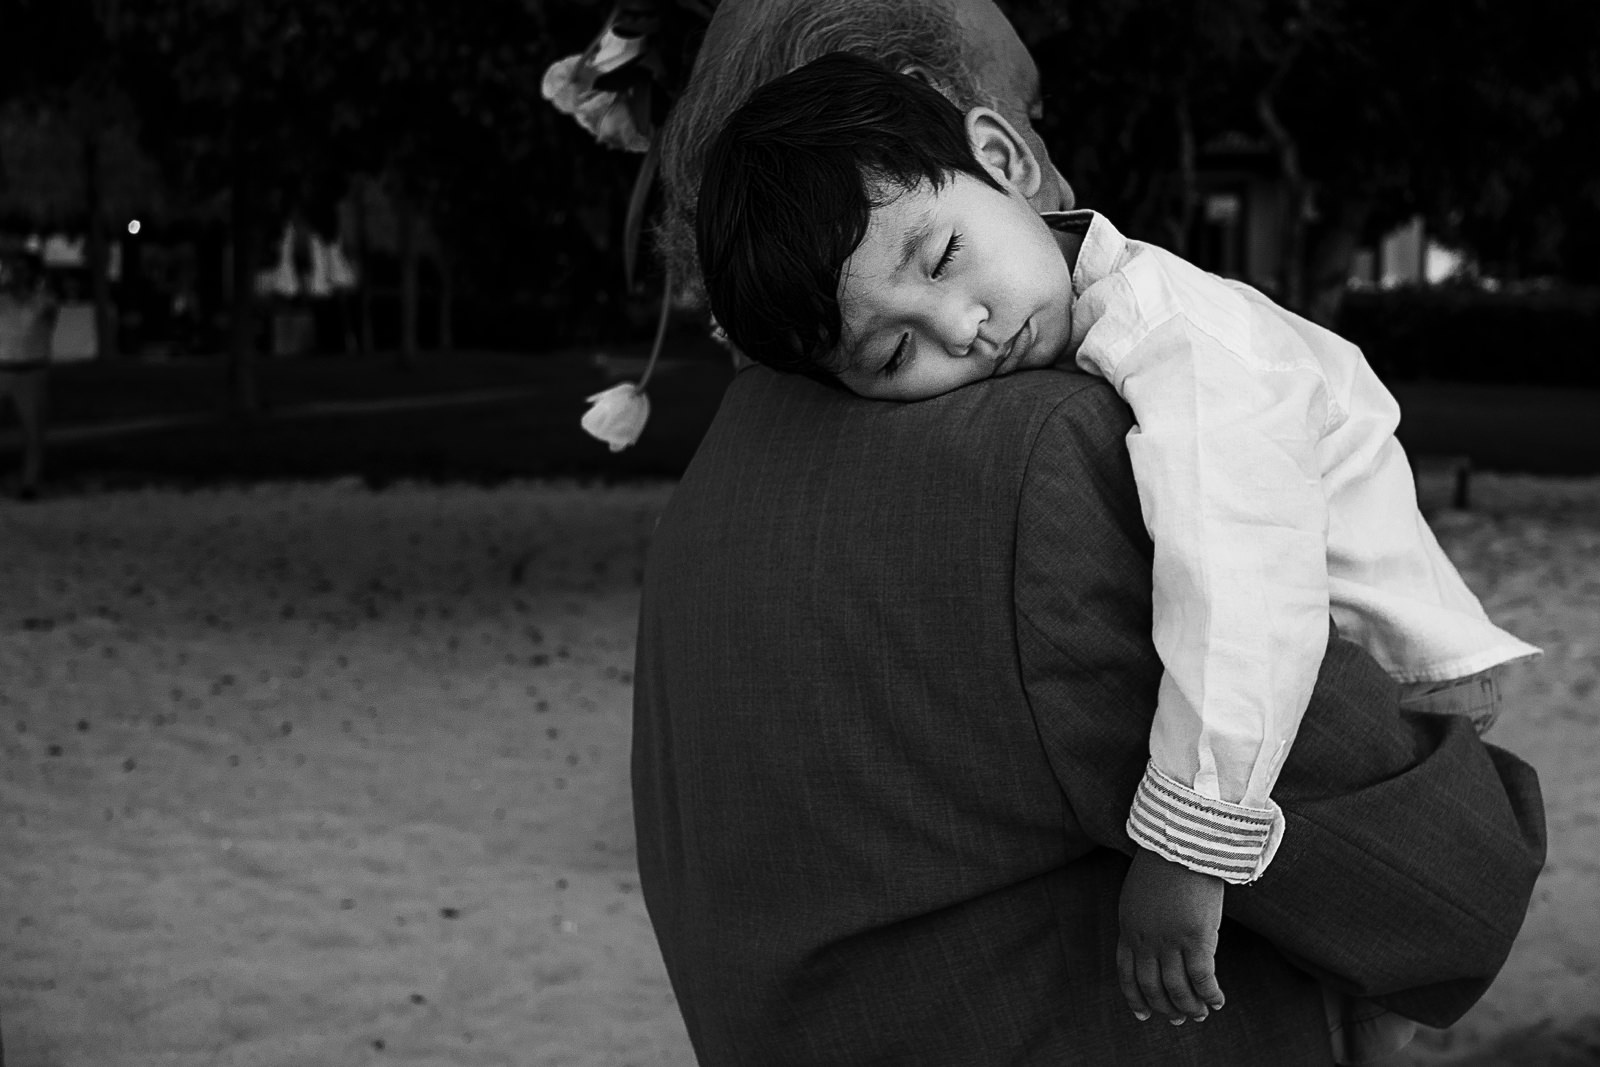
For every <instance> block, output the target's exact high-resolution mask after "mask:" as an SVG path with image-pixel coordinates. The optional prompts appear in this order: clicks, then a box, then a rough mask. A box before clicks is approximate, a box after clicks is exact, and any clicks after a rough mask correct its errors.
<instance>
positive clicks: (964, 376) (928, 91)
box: [697, 53, 1071, 400]
mask: <svg viewBox="0 0 1600 1067" xmlns="http://www.w3.org/2000/svg"><path fill="white" fill-rule="evenodd" d="M1044 180H1046V176H1045V173H1044V171H1043V170H1042V169H1041V168H1040V166H1039V165H1038V163H1037V161H1036V160H1035V158H1034V156H1033V153H1032V151H1031V150H1030V149H1029V147H1028V145H1027V142H1026V141H1025V140H1024V139H1023V138H1022V136H1021V135H1020V134H1019V133H1018V132H1017V131H1016V130H1015V129H1014V128H1013V127H1012V126H1011V125H1010V124H1009V123H1008V122H1006V120H1005V119H1004V118H1002V117H1001V116H1000V115H999V114H998V113H996V112H994V111H992V110H990V109H988V108H981V107H980V108H974V109H972V110H971V111H969V112H967V113H966V114H965V115H963V114H962V112H961V111H960V110H958V109H957V108H956V107H955V105H953V104H952V103H950V101H949V100H947V99H945V98H944V97H943V96H941V95H940V94H939V93H938V92H937V91H935V90H933V89H932V88H930V87H929V86H927V85H926V84H925V83H923V82H922V81H920V80H918V79H916V78H914V77H911V76H908V75H904V74H898V73H895V72H894V71H893V70H890V69H889V68H887V67H884V66H881V65H879V64H877V63H874V62H873V61H871V60H866V59H861V58H859V57H855V56H851V55H847V54H844V53H838V54H835V55H831V56H825V57H823V58H822V59H819V60H816V61H815V62H813V63H810V64H808V65H806V66H804V67H802V68H800V69H799V70H797V71H794V72H793V73H790V74H787V75H785V76H784V77H782V78H778V79H776V80H775V81H773V82H770V83H768V84H767V85H765V86H763V87H761V88H760V89H758V90H757V91H756V92H755V93H754V94H753V95H752V96H751V97H750V99H749V100H748V101H747V102H746V103H745V104H744V105H743V106H742V107H741V108H739V110H738V111H736V112H735V113H734V115H733V117H732V118H731V119H730V120H729V122H728V124H727V126H726V128H725V129H724V130H723V131H722V133H721V134H720V135H719V136H718V137H717V140H716V141H715V142H713V144H712V146H711V149H710V151H709V152H708V153H707V155H706V166H705V173H704V176H703V180H702V184H701V187H700V203H699V212H698V218H697V239H698V244H699V250H700V265H701V270H702V272H703V275H704V278H705V284H706V291H707V294H708V295H709V297H710V300H711V307H712V311H713V312H714V313H715V314H716V316H717V320H718V321H719V322H720V323H721V324H722V326H723V328H724V329H725V330H726V331H727V332H728V336H729V338H730V339H731V340H732V341H733V342H734V343H735V344H736V345H738V346H739V348H740V349H741V350H742V351H743V352H744V353H745V354H746V355H748V356H750V357H751V358H752V359H755V360H757V361H759V362H762V363H765V364H767V365H769V366H772V367H775V368H777V369H780V370H785V371H793V372H798V373H803V374H808V375H811V376H813V377H818V378H822V379H824V380H832V381H836V382H838V383H839V384H842V385H844V386H845V387H847V388H849V389H851V390H852V391H853V392H857V393H860V394H862V395H864V396H873V397H881V398H884V399H899V400H914V399H922V398H925V397H929V396H935V395H938V394H939V393H943V392H947V391H948V390H950V389H954V388H956V387H958V386H961V385H965V384H968V383H970V382H973V381H976V380H978V379H980V378H987V377H991V376H993V375H995V374H1007V373H1010V372H1011V371H1014V370H1021V369H1024V368H1027V367H1037V366H1046V365H1048V364H1049V363H1050V362H1051V361H1053V359H1054V357H1055V355H1056V353H1057V352H1059V351H1060V349H1061V347H1062V346H1063V345H1064V344H1065V343H1066V339H1067V332H1068V327H1069V324H1070V308H1071V276H1070V270H1069V268H1068V266H1067V263H1066V260H1065V258H1064V257H1063V255H1062V251H1061V249H1060V247H1059V246H1058V245H1057V243H1056V241H1055V238H1054V237H1053V235H1052V234H1051V231H1050V229H1049V227H1047V226H1046V225H1045V223H1044V221H1043V220H1042V219H1040V218H1039V216H1038V214H1037V212H1035V210H1034V209H1033V206H1032V204H1031V202H1030V198H1031V197H1033V196H1035V195H1037V192H1038V187H1039V185H1040V184H1041V183H1042V182H1043V181H1044Z"/></svg>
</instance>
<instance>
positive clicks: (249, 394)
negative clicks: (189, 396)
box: [225, 134, 261, 421]
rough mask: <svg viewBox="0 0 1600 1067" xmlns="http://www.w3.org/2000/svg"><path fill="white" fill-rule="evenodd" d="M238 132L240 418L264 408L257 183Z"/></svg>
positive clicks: (236, 401) (231, 385)
mask: <svg viewBox="0 0 1600 1067" xmlns="http://www.w3.org/2000/svg"><path fill="white" fill-rule="evenodd" d="M238 137H239V135H238V134H235V139H234V143H233V146H232V153H233V183H232V189H231V190H230V196H229V202H230V204H229V218H228V225H229V229H230V230H231V231H232V238H233V242H232V243H233V263H232V265H231V273H232V275H233V281H232V289H233V293H232V294H231V295H232V297H233V306H232V308H231V315H230V322H229V330H228V370H227V398H226V401H225V403H226V407H227V410H228V413H229V414H230V415H232V416H233V417H235V418H237V419H240V420H245V421H247V420H250V419H253V418H254V417H255V416H256V415H257V414H258V413H259V412H260V408H261V397H260V393H259V390H258V389H257V382H256V339H255V325H256V323H255V303H256V230H255V223H256V219H255V183H254V181H253V179H252V177H251V173H250V164H249V160H248V159H247V158H246V153H245V151H244V147H243V146H242V145H240V144H239V141H238Z"/></svg>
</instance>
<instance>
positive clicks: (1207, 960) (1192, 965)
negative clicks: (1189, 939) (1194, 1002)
mask: <svg viewBox="0 0 1600 1067" xmlns="http://www.w3.org/2000/svg"><path fill="white" fill-rule="evenodd" d="M1183 959H1184V963H1185V964H1186V965H1187V968H1188V972H1189V985H1190V986H1191V987H1192V988H1193V989H1194V993H1195V996H1197V997H1199V998H1200V999H1201V1000H1202V1001H1204V1002H1205V1005H1206V1007H1208V1008H1210V1009H1211V1010H1212V1011H1220V1010H1221V1009H1222V1006H1223V1005H1224V1004H1226V1003H1227V1002H1228V1001H1227V998H1226V997H1224V996H1223V995H1222V986H1221V985H1220V984H1219V983H1218V982H1217V956H1216V953H1215V952H1213V951H1212V950H1211V949H1210V948H1191V949H1188V950H1187V951H1185V952H1184V954H1183Z"/></svg>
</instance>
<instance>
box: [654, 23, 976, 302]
mask: <svg viewBox="0 0 1600 1067" xmlns="http://www.w3.org/2000/svg"><path fill="white" fill-rule="evenodd" d="M735 2H742V3H743V4H744V5H745V6H747V7H749V8H750V13H749V14H748V15H746V17H745V25H743V26H742V27H740V28H739V30H738V31H737V32H733V33H723V34H720V35H718V36H716V37H715V38H713V37H711V36H709V35H708V37H707V41H706V46H705V47H704V48H703V49H702V50H701V52H700V55H699V57H698V58H697V59H696V61H695V66H694V73H693V75H692V76H691V77H690V79H689V84H688V86H686V87H685V89H684V92H683V95H682V96H680V97H679V98H678V100H677V102H676V103H674V104H673V107H672V112H671V114H670V115H669V116H668V118H667V124H666V128H665V129H664V130H663V131H662V135H661V136H662V141H661V175H662V180H663V184H664V186H665V201H666V203H665V207H664V210H663V212H662V219H661V223H660V227H659V229H658V230H657V231H656V250H657V252H658V254H659V255H660V256H661V258H662V259H663V260H664V261H665V262H666V263H667V264H668V265H669V266H670V267H671V268H672V271H673V274H674V276H675V278H676V279H677V286H678V289H679V293H680V295H687V296H690V297H691V298H692V299H693V300H694V301H695V302H696V303H700V304H703V303H704V302H705V301H704V287H703V285H702V284H701V280H700V268H699V261H698V258H697V257H696V255H695V242H694V220H695V203H696V201H697V200H698V198H699V195H700V177H701V174H702V173H703V170H704V166H705V156H706V151H707V149H708V148H709V147H710V145H711V142H712V141H713V140H714V139H715V138H716V135H717V133H718V132H720V131H721V129H722V127H723V124H724V123H726V122H727V120H728V118H729V116H730V115H732V114H733V112H734V110H735V109H736V108H738V106H739V105H740V104H742V103H744V101H745V99H746V98H747V97H748V96H749V95H750V94H751V93H753V92H754V91H755V90H756V89H758V88H760V87H761V86H762V85H765V84H766V83H767V82H769V81H771V80H772V79H774V78H777V77H779V76H780V75H783V74H787V73H788V72H789V71H791V70H794V69H796V68H798V67H802V66H804V65H805V64H807V63H809V62H811V61H812V60H813V59H817V58H818V57H820V56H824V55H827V54H828V53H829V52H853V53H855V54H857V55H862V56H867V57H869V58H872V59H876V60H878V61H879V62H881V63H884V64H885V65H887V66H889V67H891V68H893V69H895V70H903V69H905V68H906V67H913V66H914V67H917V68H918V69H920V70H921V71H922V72H923V73H924V74H926V76H927V77H928V79H929V80H930V81H931V82H932V83H933V85H934V87H935V88H936V89H938V90H939V91H940V92H942V93H944V94H945V96H947V97H949V98H950V99H951V100H952V101H954V103H955V104H956V106H957V107H960V108H961V109H962V110H963V111H965V110H967V109H969V108H972V107H977V106H979V105H987V106H993V104H994V101H993V100H990V99H987V98H985V97H982V96H981V95H980V90H979V87H978V86H977V84H976V78H975V77H974V74H975V71H974V69H973V64H972V62H971V59H970V57H969V54H968V51H967V42H966V39H965V36H966V35H965V34H964V33H963V32H962V28H961V25H960V23H959V22H958V20H957V17H956V12H955V8H954V6H953V5H952V4H951V3H950V0H724V3H725V4H726V5H729V6H731V5H732V4H733V3H735Z"/></svg>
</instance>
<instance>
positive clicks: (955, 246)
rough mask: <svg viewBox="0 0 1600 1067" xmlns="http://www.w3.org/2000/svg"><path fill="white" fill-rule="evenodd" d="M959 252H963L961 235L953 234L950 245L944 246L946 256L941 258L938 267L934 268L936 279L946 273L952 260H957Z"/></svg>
mask: <svg viewBox="0 0 1600 1067" xmlns="http://www.w3.org/2000/svg"><path fill="white" fill-rule="evenodd" d="M959 251H961V235H960V234H959V233H953V234H951V235H950V243H949V244H947V245H945V246H944V255H942V256H940V257H939V263H938V265H937V266H936V267H934V268H933V276H934V277H935V278H937V277H939V275H941V274H943V273H944V269H945V268H946V267H948V266H949V265H950V261H951V260H953V259H955V258H956V253H957V252H959Z"/></svg>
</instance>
